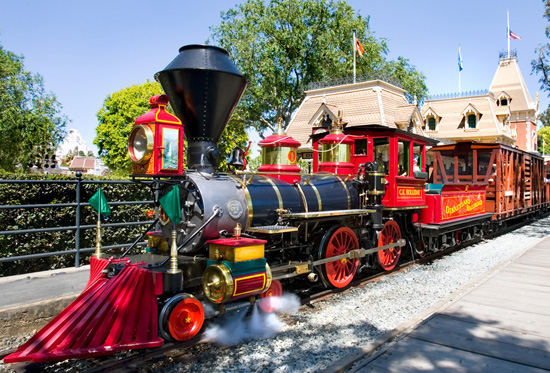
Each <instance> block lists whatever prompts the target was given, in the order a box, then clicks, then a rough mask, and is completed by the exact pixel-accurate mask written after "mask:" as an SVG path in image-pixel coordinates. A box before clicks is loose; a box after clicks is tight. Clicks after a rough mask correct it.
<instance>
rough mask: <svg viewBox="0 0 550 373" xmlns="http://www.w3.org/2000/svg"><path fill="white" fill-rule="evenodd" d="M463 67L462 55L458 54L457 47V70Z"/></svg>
mask: <svg viewBox="0 0 550 373" xmlns="http://www.w3.org/2000/svg"><path fill="white" fill-rule="evenodd" d="M462 69H464V67H463V66H462V55H461V54H460V48H458V71H462Z"/></svg>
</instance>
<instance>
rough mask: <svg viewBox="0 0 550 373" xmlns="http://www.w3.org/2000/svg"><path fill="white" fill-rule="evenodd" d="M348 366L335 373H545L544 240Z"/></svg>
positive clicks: (549, 285) (547, 268) (548, 325)
mask: <svg viewBox="0 0 550 373" xmlns="http://www.w3.org/2000/svg"><path fill="white" fill-rule="evenodd" d="M356 361H357V360H356ZM352 363H353V362H351V361H348V364H347V366H345V364H343V363H341V364H340V368H338V369H336V370H338V371H347V372H367V371H369V372H370V371H376V372H420V371H437V372H445V371H452V372H548V371H550V236H549V237H547V238H545V239H543V240H542V241H540V242H539V243H538V244H536V245H535V246H533V247H531V248H530V249H529V250H528V251H527V252H525V253H524V254H523V255H521V256H520V257H518V258H517V259H516V260H515V261H513V262H512V263H509V264H507V265H505V266H503V267H501V268H499V269H498V270H496V271H493V272H491V273H489V274H488V276H487V277H486V278H485V280H484V281H483V282H482V283H481V284H480V285H479V286H477V287H475V288H474V289H473V290H471V291H469V292H467V293H466V294H465V295H463V296H462V297H460V298H459V299H458V300H455V301H454V302H452V303H451V304H450V305H448V306H447V307H445V308H444V309H442V310H440V311H439V312H436V313H435V314H433V315H432V316H431V317H429V318H427V319H426V320H425V321H423V322H421V323H420V324H418V325H417V326H416V327H414V328H413V329H412V331H409V332H408V333H405V334H402V335H401V336H399V337H397V338H396V339H395V340H394V341H393V342H391V343H388V344H386V345H385V346H384V347H383V348H381V349H380V350H379V351H377V352H376V353H374V354H372V355H370V356H367V357H366V358H364V359H363V360H361V361H359V362H355V365H353V367H352ZM328 370H329V371H330V370H331V369H328Z"/></svg>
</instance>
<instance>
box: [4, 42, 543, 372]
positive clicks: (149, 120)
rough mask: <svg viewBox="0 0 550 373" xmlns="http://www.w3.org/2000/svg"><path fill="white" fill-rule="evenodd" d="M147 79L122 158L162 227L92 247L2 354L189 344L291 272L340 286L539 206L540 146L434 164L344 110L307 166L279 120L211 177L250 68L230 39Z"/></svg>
mask: <svg viewBox="0 0 550 373" xmlns="http://www.w3.org/2000/svg"><path fill="white" fill-rule="evenodd" d="M155 78H156V79H157V80H158V81H159V82H160V84H161V85H162V87H163V89H164V91H165V92H166V95H159V96H153V97H151V98H150V105H151V110H150V111H149V112H148V113H146V114H144V115H143V116H141V117H139V118H137V119H136V121H135V124H134V128H133V130H132V132H131V134H130V138H129V154H130V158H131V160H132V177H133V179H134V181H136V182H139V183H143V184H146V185H148V186H150V187H151V188H152V189H153V190H154V191H155V193H154V194H155V198H156V199H155V201H156V203H157V205H158V207H159V212H158V223H159V225H160V230H158V231H151V232H149V231H148V232H144V236H145V235H148V236H149V240H148V242H149V247H148V249H147V250H146V252H144V253H139V252H138V253H132V255H129V254H128V255H126V254H127V253H125V254H124V255H123V256H122V257H120V258H113V257H109V256H108V255H105V254H101V253H99V252H98V253H96V254H95V255H94V256H93V257H92V258H91V260H90V267H91V270H90V280H89V282H88V284H87V286H86V288H85V290H84V292H83V293H82V294H81V295H80V296H79V297H78V298H77V299H76V300H75V301H74V302H73V303H71V304H70V305H69V306H68V307H67V308H66V309H65V310H64V311H63V312H62V313H61V314H60V315H58V316H57V317H56V318H54V319H53V320H52V321H51V322H50V323H48V324H47V325H46V326H45V327H44V328H43V329H42V330H40V331H39V332H38V333H37V334H36V335H35V336H34V337H32V338H31V339H30V340H29V341H28V342H26V343H25V344H24V345H22V346H21V347H20V348H19V349H18V350H17V351H16V352H14V353H13V354H11V355H9V356H7V357H6V358H5V359H4V362H6V363H11V362H17V361H36V362H41V361H55V360H64V359H68V358H83V357H90V356H98V355H106V354H111V353H113V352H115V351H120V350H129V349H140V348H150V347H158V346H160V345H162V344H163V343H164V342H165V341H185V340H189V339H192V338H194V337H195V336H197V334H198V333H199V332H200V331H201V329H202V327H203V325H204V321H205V319H206V318H210V317H216V316H218V315H220V314H224V313H226V312H228V310H229V309H230V308H232V307H236V306H246V307H248V306H253V305H254V304H255V303H258V302H259V304H260V308H261V309H263V310H264V311H265V312H269V311H271V306H270V303H269V302H268V300H269V299H270V297H272V296H277V295H281V293H282V289H283V288H284V287H287V286H288V285H290V284H292V285H300V286H301V288H302V289H303V288H304V287H311V286H324V287H333V288H345V287H347V286H349V285H350V283H351V282H352V280H353V279H354V277H355V276H356V274H357V273H359V272H361V271H362V270H364V269H370V268H374V267H379V268H381V269H382V270H385V271H391V270H393V269H394V268H396V267H397V266H398V265H399V260H400V257H401V254H402V251H403V249H404V248H408V249H410V252H411V253H412V254H411V255H414V256H422V255H425V254H426V252H434V251H437V250H441V249H444V248H446V247H449V246H451V245H456V244H460V243H461V242H462V241H467V240H470V239H472V238H475V237H481V236H482V235H483V234H485V233H486V231H491V232H492V231H495V230H496V229H498V227H499V226H501V225H502V224H505V223H506V222H507V219H510V218H512V217H515V218H519V217H522V216H525V214H537V213H539V212H540V211H542V210H544V209H547V207H548V202H547V199H548V192H547V191H546V188H547V186H546V185H545V182H544V178H543V177H542V176H543V172H544V171H543V163H542V162H541V159H540V157H538V156H536V155H532V154H526V153H522V152H519V151H516V150H514V149H512V148H508V147H503V146H500V145H486V144H483V145H479V144H463V143H460V144H456V145H448V146H443V147H434V148H433V149H432V151H431V152H432V154H433V159H434V165H433V168H431V169H430V168H429V164H428V150H427V148H428V147H431V146H434V145H435V144H436V141H435V140H433V139H430V138H426V137H423V136H420V135H418V134H414V133H412V132H409V131H404V130H399V129H395V128H388V127H383V126H365V127H354V128H347V127H346V123H344V121H343V115H342V113H340V114H339V119H338V123H335V124H334V126H333V127H332V128H327V130H326V131H316V133H315V134H313V135H312V140H313V146H314V153H315V157H314V172H313V173H312V174H302V173H300V169H299V167H298V166H297V163H296V162H297V157H296V155H297V148H298V147H299V146H300V143H298V142H297V141H295V140H294V139H292V138H291V137H289V136H287V135H286V134H285V132H284V131H283V130H282V128H279V129H278V130H277V131H276V132H275V133H274V134H272V135H271V136H269V137H267V138H266V139H264V140H263V141H261V142H260V146H261V147H262V163H263V164H262V166H261V167H260V168H259V170H258V172H245V171H241V170H238V168H239V167H241V166H243V164H244V162H243V159H242V152H240V151H239V150H238V149H236V151H235V152H233V154H232V155H233V157H232V158H231V160H230V161H229V162H228V163H229V164H230V165H232V167H234V168H235V171H234V172H232V173H219V172H218V170H217V168H218V163H219V158H220V156H221V154H220V150H219V148H218V142H219V140H220V137H221V135H222V133H223V131H224V129H225V127H226V125H227V123H228V121H229V119H230V117H231V114H232V112H233V110H234V108H235V106H236V105H237V103H238V102H239V100H240V97H241V96H242V94H243V92H244V90H245V88H246V84H247V81H246V78H245V77H243V76H242V74H241V73H240V72H239V71H238V69H237V68H236V67H235V66H234V65H233V63H232V62H231V60H230V59H229V56H228V53H227V52H226V51H225V50H223V49H221V48H218V47H214V46H205V45H189V46H184V47H182V48H180V50H179V54H178V56H177V57H176V58H175V59H174V60H173V61H172V62H171V63H170V64H169V65H168V66H167V67H166V68H165V69H164V70H161V71H159V72H158V73H157V74H156V76H155ZM169 103H170V105H171V107H172V109H173V111H174V113H175V115H173V114H170V113H169V111H168V110H167V105H168V104H169ZM184 140H185V141H187V147H186V148H185V149H184ZM185 154H186V159H185V160H184V155H185ZM184 162H185V164H186V166H187V169H184V168H183V163H184ZM518 162H520V163H519V166H518ZM492 164H495V165H496V166H495V167H494V168H495V169H496V173H495V175H496V176H495V177H493V173H492V170H491V167H490V166H491V165H492ZM430 171H431V173H432V180H431V181H432V182H428V178H429V176H430ZM511 178H512V179H514V178H516V180H512V179H511ZM492 180H493V182H494V183H495V184H494V186H492V185H491V182H492ZM518 180H519V181H518ZM510 193H512V194H511V195H510ZM514 196H520V197H519V198H516V199H514ZM510 197H512V198H510ZM156 249H158V250H157V251H156V252H155V250H156ZM163 249H164V251H163ZM127 251H129V250H127ZM406 251H409V250H406ZM205 310H212V311H211V312H206V311H205ZM366 311H367V310H366Z"/></svg>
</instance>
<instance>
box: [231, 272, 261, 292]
mask: <svg viewBox="0 0 550 373" xmlns="http://www.w3.org/2000/svg"><path fill="white" fill-rule="evenodd" d="M256 277H263V279H264V283H263V285H262V287H261V288H260V289H252V290H249V291H245V292H242V293H237V289H238V288H239V286H238V282H239V281H240V280H248V279H251V278H256ZM234 281H235V287H234V290H233V296H234V297H236V296H238V295H243V294H248V293H253V292H256V291H261V290H263V289H265V284H266V281H267V274H266V273H265V272H264V273H260V274H256V275H252V276H247V277H240V278H236V279H234Z"/></svg>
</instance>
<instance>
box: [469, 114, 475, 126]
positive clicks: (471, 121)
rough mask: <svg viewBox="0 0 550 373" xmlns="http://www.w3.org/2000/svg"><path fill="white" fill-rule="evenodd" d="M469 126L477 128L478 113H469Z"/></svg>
mask: <svg viewBox="0 0 550 373" xmlns="http://www.w3.org/2000/svg"><path fill="white" fill-rule="evenodd" d="M468 128H470V129H474V128H477V115H475V114H468Z"/></svg>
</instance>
